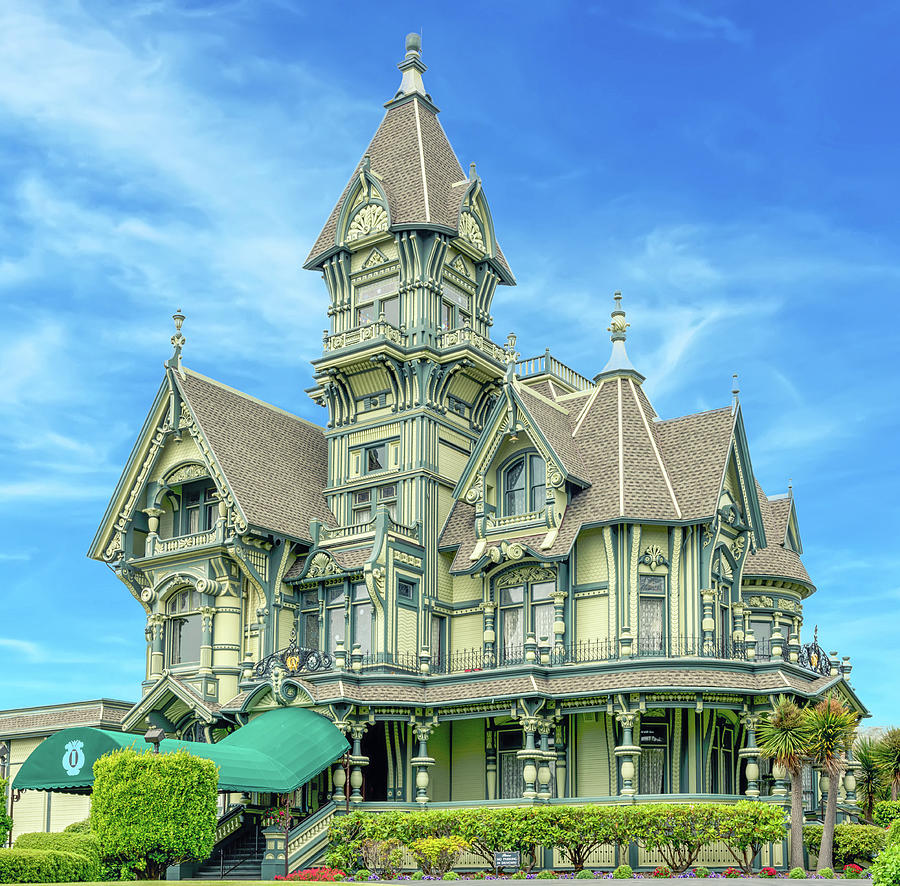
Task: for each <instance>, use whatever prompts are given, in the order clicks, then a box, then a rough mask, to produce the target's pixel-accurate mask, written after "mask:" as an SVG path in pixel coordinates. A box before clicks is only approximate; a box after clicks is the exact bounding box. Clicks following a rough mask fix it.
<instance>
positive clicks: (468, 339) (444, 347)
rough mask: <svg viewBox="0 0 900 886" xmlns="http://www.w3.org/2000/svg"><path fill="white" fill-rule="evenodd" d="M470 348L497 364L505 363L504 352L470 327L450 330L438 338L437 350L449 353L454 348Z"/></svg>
mask: <svg viewBox="0 0 900 886" xmlns="http://www.w3.org/2000/svg"><path fill="white" fill-rule="evenodd" d="M464 347H470V348H473V349H474V350H476V351H478V352H479V353H481V354H484V355H485V356H486V357H489V358H490V359H491V360H494V361H496V362H497V363H501V364H505V363H506V353H507V352H506V351H505V350H504V349H503V348H501V347H500V345H497V344H494V342H492V341H491V340H490V339H489V338H485V336H483V335H479V334H478V333H477V332H475V330H474V329H472V328H471V327H470V326H462V327H460V328H459V329H450V330H447V331H446V332H442V333H441V334H440V335H439V336H438V350H441V351H449V350H452V349H454V348H464Z"/></svg>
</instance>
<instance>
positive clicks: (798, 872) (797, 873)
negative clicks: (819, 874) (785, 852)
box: [788, 868, 806, 880]
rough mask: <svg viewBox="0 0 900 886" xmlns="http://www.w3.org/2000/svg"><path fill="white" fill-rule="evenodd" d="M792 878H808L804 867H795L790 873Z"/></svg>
mask: <svg viewBox="0 0 900 886" xmlns="http://www.w3.org/2000/svg"><path fill="white" fill-rule="evenodd" d="M788 877H790V878H791V879H792V880H805V879H806V871H804V870H803V868H794V869H793V870H792V871H791V872H790V873H789V874H788Z"/></svg>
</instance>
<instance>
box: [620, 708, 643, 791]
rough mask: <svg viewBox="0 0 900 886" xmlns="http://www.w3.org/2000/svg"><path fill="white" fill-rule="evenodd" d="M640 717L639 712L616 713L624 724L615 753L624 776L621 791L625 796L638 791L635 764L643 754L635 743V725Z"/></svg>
mask: <svg viewBox="0 0 900 886" xmlns="http://www.w3.org/2000/svg"><path fill="white" fill-rule="evenodd" d="M638 717H639V714H636V713H634V714H632V713H621V714H616V719H617V720H618V721H619V723H620V724H621V725H622V744H620V745H619V746H618V747H617V748H616V750H615V754H616V756H617V757H618V758H619V761H620V763H619V773H620V774H621V776H622V790H621V791H620V793H621V794H622V795H623V796H625V797H633V796H634V795H635V794H636V793H637V788H636V787H635V785H634V775H635V768H634V764H635V762H636V761H637V759H638V758H639V757H640V756H641V749H640V747H639V746H637V745H635V743H634V727H635V724H636V723H637V720H638Z"/></svg>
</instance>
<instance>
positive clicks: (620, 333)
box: [594, 290, 644, 382]
mask: <svg viewBox="0 0 900 886" xmlns="http://www.w3.org/2000/svg"><path fill="white" fill-rule="evenodd" d="M613 298H614V299H615V302H616V306H615V307H614V308H613V311H612V313H611V314H610V315H609V316H610V324H609V326H608V327H607V331H608V332H609V333H610V336H609V340H610V341H611V342H612V354H610V356H609V360H608V362H607V364H606V366H604V367H603V370H602V371H601V372H598V373H597V375H595V376H594V381H595V382H596V381H598V380H599V379H600V378H602V377H603V376H605V375H607V374H610V375H612V374H616V375H618V374H620V373H623V372H624V373H627V374H629V375H631V376H632V377H633V378H635V379H637V381H638V382H642V381H643V380H644V376H643V375H641V374H640V373H639V372H638V371H637V370H636V369H635V368H634V366H633V365H632V363H631V360H629V359H628V353H627V352H626V351H625V330H626V329H628V327H629V326H630V325H631V324H630V323H627V322H626V321H625V311H624V310H623V308H622V293H621V292H619V291H618V290H617V291H616V292H615V293H614V294H613Z"/></svg>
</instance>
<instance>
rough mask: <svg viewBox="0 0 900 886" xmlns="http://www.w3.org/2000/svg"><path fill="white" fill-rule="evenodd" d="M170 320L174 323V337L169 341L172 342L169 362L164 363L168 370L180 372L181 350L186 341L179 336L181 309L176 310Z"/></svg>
mask: <svg viewBox="0 0 900 886" xmlns="http://www.w3.org/2000/svg"><path fill="white" fill-rule="evenodd" d="M172 319H173V320H174V321H175V335H173V336H172V338H171V339H170V341H171V342H172V348H173V351H172V356H171V357H170V358H169V361H168V362H167V363H166V366H168V367H169V368H170V369H177V370H179V371H180V370H181V349H182V348H183V347H184V343H185V342H186V341H187V339H186V338H185V337H184V336H183V335H182V334H181V324H182V323H184V314H182V313H181V308H178V310H177V311H175V313H174V314H172Z"/></svg>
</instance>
